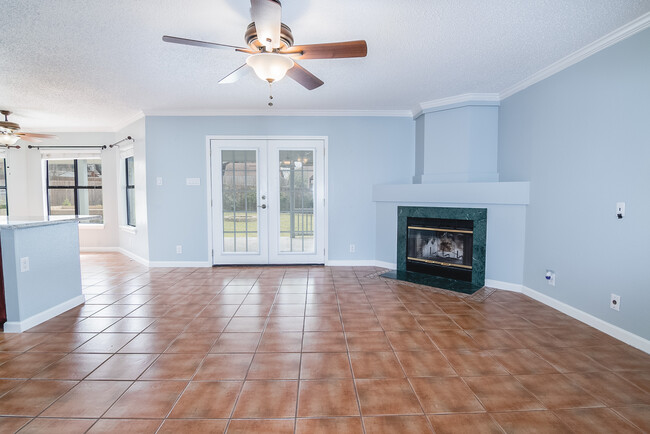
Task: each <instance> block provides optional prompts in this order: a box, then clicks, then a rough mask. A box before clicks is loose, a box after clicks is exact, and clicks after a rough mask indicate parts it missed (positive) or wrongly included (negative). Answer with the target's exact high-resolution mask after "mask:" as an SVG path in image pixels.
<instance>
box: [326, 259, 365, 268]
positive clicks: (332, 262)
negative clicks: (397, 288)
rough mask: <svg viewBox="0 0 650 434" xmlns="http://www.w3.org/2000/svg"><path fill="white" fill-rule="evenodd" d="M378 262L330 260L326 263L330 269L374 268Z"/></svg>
mask: <svg viewBox="0 0 650 434" xmlns="http://www.w3.org/2000/svg"><path fill="white" fill-rule="evenodd" d="M376 263H377V261H374V260H372V259H369V260H366V259H363V260H330V259H328V260H327V261H325V265H326V266H328V267H374V266H375V264H376Z"/></svg>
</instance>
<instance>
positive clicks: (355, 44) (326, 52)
mask: <svg viewBox="0 0 650 434" xmlns="http://www.w3.org/2000/svg"><path fill="white" fill-rule="evenodd" d="M280 53H282V54H291V55H292V56H291V57H292V58H294V59H341V58H345V57H366V55H367V54H368V45H367V44H366V41H347V42H332V43H329V44H313V45H294V46H293V47H289V48H287V49H286V50H283V51H281V52H280Z"/></svg>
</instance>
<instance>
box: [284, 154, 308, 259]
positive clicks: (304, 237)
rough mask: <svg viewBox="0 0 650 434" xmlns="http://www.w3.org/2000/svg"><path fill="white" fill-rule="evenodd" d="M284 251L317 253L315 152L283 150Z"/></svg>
mask: <svg viewBox="0 0 650 434" xmlns="http://www.w3.org/2000/svg"><path fill="white" fill-rule="evenodd" d="M279 163H280V234H279V235H280V243H279V246H280V252H284V253H286V252H302V253H314V248H315V246H314V151H301V150H284V151H283V150H281V151H280V161H279Z"/></svg>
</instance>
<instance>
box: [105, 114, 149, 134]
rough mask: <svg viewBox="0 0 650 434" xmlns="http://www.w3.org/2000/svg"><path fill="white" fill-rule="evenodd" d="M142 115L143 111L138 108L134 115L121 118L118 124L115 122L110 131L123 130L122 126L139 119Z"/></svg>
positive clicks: (124, 126)
mask: <svg viewBox="0 0 650 434" xmlns="http://www.w3.org/2000/svg"><path fill="white" fill-rule="evenodd" d="M143 117H144V112H143V111H142V110H139V111H138V112H137V113H135V114H134V115H132V116H129V117H128V118H125V119H124V120H122V122H120V123H119V124H117V126H115V127H114V128H112V131H113V132H115V133H117V132H119V131H120V130H123V129H124V128H126V127H128V126H129V125H131V124H132V123H134V122H137V121H139V120H140V119H142V118H143Z"/></svg>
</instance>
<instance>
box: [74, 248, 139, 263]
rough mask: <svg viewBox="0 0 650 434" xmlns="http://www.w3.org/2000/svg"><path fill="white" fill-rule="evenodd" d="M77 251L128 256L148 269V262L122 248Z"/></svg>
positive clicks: (82, 249)
mask: <svg viewBox="0 0 650 434" xmlns="http://www.w3.org/2000/svg"><path fill="white" fill-rule="evenodd" d="M79 251H80V252H81V253H121V254H123V255H124V256H128V257H129V258H131V259H133V260H134V261H136V262H138V263H140V264H142V265H144V266H145V267H149V261H147V260H146V259H144V258H143V257H141V256H138V255H136V254H135V253H133V252H130V251H128V250H126V249H124V248H122V247H80V248H79Z"/></svg>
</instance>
